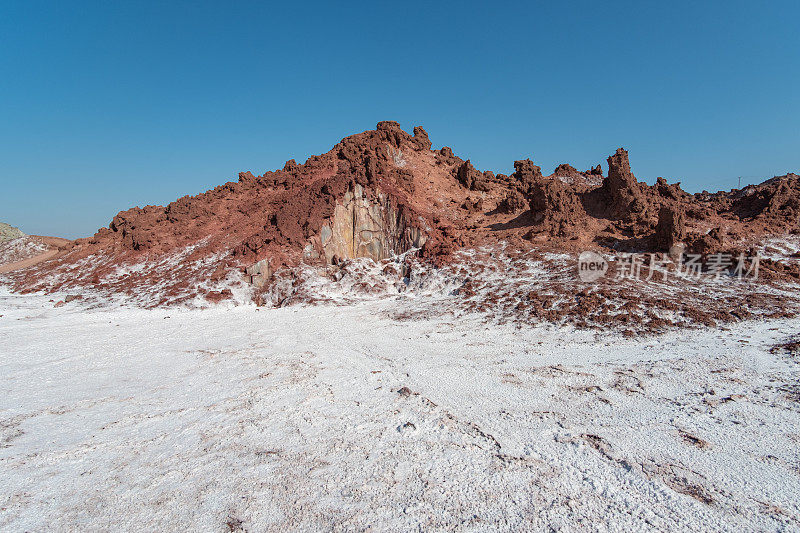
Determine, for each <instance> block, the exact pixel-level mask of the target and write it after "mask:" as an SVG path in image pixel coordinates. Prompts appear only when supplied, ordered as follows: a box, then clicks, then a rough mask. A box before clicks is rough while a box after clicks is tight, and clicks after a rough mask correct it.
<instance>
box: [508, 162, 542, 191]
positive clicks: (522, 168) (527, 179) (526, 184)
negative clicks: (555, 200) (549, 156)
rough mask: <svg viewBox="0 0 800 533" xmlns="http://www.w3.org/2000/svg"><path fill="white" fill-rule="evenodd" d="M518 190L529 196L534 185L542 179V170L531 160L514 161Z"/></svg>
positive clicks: (514, 175)
mask: <svg viewBox="0 0 800 533" xmlns="http://www.w3.org/2000/svg"><path fill="white" fill-rule="evenodd" d="M512 176H513V177H514V179H515V180H516V185H517V188H518V189H519V190H520V191H521V192H522V193H523V194H529V193H530V191H531V188H532V187H533V184H534V183H535V182H537V181H538V180H540V179H541V178H542V169H541V167H538V166H536V165H534V164H533V161H531V160H530V159H522V160H520V161H514V174H512Z"/></svg>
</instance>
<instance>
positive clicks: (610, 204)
mask: <svg viewBox="0 0 800 533" xmlns="http://www.w3.org/2000/svg"><path fill="white" fill-rule="evenodd" d="M601 192H602V196H603V197H604V199H605V202H606V206H605V207H606V216H607V217H608V218H610V219H612V220H621V221H626V222H627V221H632V220H635V219H642V218H644V217H645V210H646V208H647V204H646V201H645V199H644V194H643V192H642V187H641V185H640V184H639V182H638V181H637V180H636V177H635V176H634V175H633V173H632V172H631V165H630V162H629V161H628V152H627V151H625V150H624V149H623V148H618V149H617V151H616V153H615V154H614V155H612V156H610V157H609V158H608V177H607V178H606V179H605V180H604V181H603V185H602V187H601Z"/></svg>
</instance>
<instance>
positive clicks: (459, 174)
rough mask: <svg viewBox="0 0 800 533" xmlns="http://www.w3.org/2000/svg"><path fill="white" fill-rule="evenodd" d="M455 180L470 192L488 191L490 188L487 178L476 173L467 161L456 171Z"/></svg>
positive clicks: (482, 174)
mask: <svg viewBox="0 0 800 533" xmlns="http://www.w3.org/2000/svg"><path fill="white" fill-rule="evenodd" d="M456 179H457V180H458V181H459V183H461V184H462V185H463V186H464V187H466V188H467V189H470V190H472V191H488V190H489V189H490V188H491V185H490V181H489V177H488V176H487V175H485V174H484V173H482V172H478V171H477V170H476V169H475V167H473V166H472V163H470V161H469V159H467V160H466V161H464V163H463V164H462V165H461V166H459V167H458V169H457V170H456Z"/></svg>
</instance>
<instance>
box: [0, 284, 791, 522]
mask: <svg viewBox="0 0 800 533" xmlns="http://www.w3.org/2000/svg"><path fill="white" fill-rule="evenodd" d="M50 298H52V297H44V296H40V295H25V296H22V295H16V294H11V293H9V292H7V291H4V292H0V315H2V316H0V529H2V530H8V531H54V530H55V531H64V530H67V531H70V530H71V531H97V530H105V531H110V530H148V531H186V530H204V531H230V530H239V529H241V530H247V531H278V530H281V531H284V530H287V529H290V530H296V529H300V530H366V529H372V530H412V529H413V530H419V529H423V530H428V529H448V530H452V529H456V530H501V529H502V530H505V529H509V528H515V529H553V530H559V529H561V530H570V531H572V530H601V531H602V530H607V531H622V530H660V531H676V530H720V531H741V530H775V531H782V530H797V529H800V366H799V365H798V359H797V358H796V357H797V356H796V354H793V353H792V352H791V351H788V350H783V349H773V347H774V346H776V345H778V344H781V343H784V342H787V341H788V340H791V339H792V338H794V337H795V336H797V335H798V334H800V321H797V320H792V319H781V320H763V319H762V320H749V321H743V322H738V323H734V324H731V325H728V326H725V327H719V328H704V329H687V330H681V329H676V330H673V331H669V332H667V333H665V334H663V335H660V336H637V337H633V338H627V337H623V336H622V335H620V334H618V333H607V332H598V331H593V330H592V331H588V330H586V331H579V330H575V329H573V328H572V327H570V326H566V325H565V326H560V327H556V326H548V325H539V326H537V325H525V326H515V325H513V324H496V323H490V322H487V321H486V320H484V319H483V318H482V317H481V316H479V315H478V314H475V315H474V316H472V315H469V314H467V315H462V316H460V317H459V318H458V319H457V320H453V319H451V318H447V317H440V318H437V317H435V316H433V315H432V314H431V313H425V315H424V317H414V314H413V312H412V313H409V312H408V308H407V307H404V308H403V313H396V312H395V311H396V307H395V306H396V305H399V304H397V303H396V302H395V301H392V300H375V301H367V302H356V303H353V304H352V305H346V306H334V305H319V306H295V307H288V308H280V309H266V308H256V307H255V306H252V305H229V306H225V305H221V306H216V307H211V308H209V309H188V308H171V309H151V310H143V309H126V308H121V307H113V308H111V307H108V308H88V307H87V306H85V305H81V303H80V302H72V303H69V304H67V305H64V306H61V307H58V308H54V304H53V302H52V301H50ZM401 314H402V316H403V319H402V320H401V319H398V316H400V315H401Z"/></svg>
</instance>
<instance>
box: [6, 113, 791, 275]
mask: <svg viewBox="0 0 800 533" xmlns="http://www.w3.org/2000/svg"><path fill="white" fill-rule="evenodd" d="M511 166H512V165H509V167H511ZM607 166H608V174H607V176H604V175H603V170H602V167H601V165H600V164H597V165H595V166H593V167H591V168H589V169H587V170H585V171H579V170H577V169H576V168H574V167H573V166H571V165H569V164H566V163H564V164H561V165H559V166H558V167H557V168H556V169H555V170H554V171H553V172H552V173H551V174H550V175H545V174H544V173H543V172H542V170H541V168H540V167H539V166H537V165H536V164H535V163H534V160H533V159H531V158H527V159H520V160H517V161H514V162H513V168H514V171H513V172H512V173H510V174H508V175H506V174H502V173H495V172H492V171H488V170H484V171H481V170H479V169H476V168H475V166H474V165H473V164H472V162H471V161H470V160H469V159H467V160H464V159H461V158H460V157H458V156H457V155H455V154H454V153H453V150H452V149H450V148H449V147H447V146H445V147H443V148H441V149H436V150H434V149H432V145H431V141H430V140H429V138H428V134H427V132H426V131H425V130H424V129H423V128H422V127H415V128H414V129H413V134H409V133H407V132H405V131H404V130H403V129H402V128H401V127H400V126H399V124H398V123H396V122H392V121H385V122H380V123H378V125H377V127H376V129H374V130H369V131H365V132H363V133H359V134H356V135H351V136H349V137H345V138H344V139H342V140H341V141H340V142H339V143H337V144H336V145H335V146H334V147H333V148H332V149H331V150H330V151H328V152H327V153H325V154H322V155H318V156H312V157H310V158H309V159H308V160H307V161H306V162H305V163H303V164H298V163H296V162H295V161H294V160H290V161H287V162H286V164H285V165H284V166H283V168H282V169H279V170H275V171H272V172H266V173H264V174H262V175H260V176H257V175H254V174H252V173H251V172H242V173H240V174H239V179H238V181H231V182H228V183H225V184H224V185H220V186H218V187H216V188H214V189H212V190H210V191H207V192H204V193H202V194H198V195H196V196H185V197H183V198H180V199H178V200H176V201H175V202H172V203H170V204H169V205H167V206H146V207H143V208H140V207H135V208H133V209H129V210H127V211H122V212H120V213H119V214H118V215H116V216H115V217H114V218H113V220H112V221H111V223H110V224H109V226H108V227H107V228H102V229H101V230H99V231H98V232H97V233H96V234H95V235H94V236H92V237H90V238H86V239H79V240H77V241H75V243H74V245H73V246H72V249H70V250H68V251H66V252H64V253H63V254H61V255H60V256H59V258H58V259H57V260H55V261H52V262H50V263H48V264H47V265H44V266H42V267H41V268H40V271H39V272H37V273H31V274H30V275H28V276H26V277H25V278H24V279H20V280H19V281H18V287H22V288H26V289H32V288H42V287H43V285H42V284H41V283H40V281H41V280H42V279H43V278H44V277H45V276H46V275H47V270H48V269H54V268H55V269H58V268H62V269H63V268H67V266H68V265H70V264H74V263H76V262H78V261H82V260H84V259H85V258H87V257H89V256H91V257H94V258H98V257H102V258H103V260H102V261H99V260H93V261H88V262H85V263H86V264H82V267H81V276H80V277H79V278H75V277H74V276H73V278H70V280H66V281H65V282H64V283H74V282H75V281H74V279H82V280H91V282H92V283H93V284H94V286H97V287H102V286H103V285H104V284H106V283H109V281H108V280H110V279H115V278H114V277H113V276H112V274H113V273H114V272H116V270H114V269H115V268H116V267H117V266H118V265H120V264H127V263H131V262H134V261H151V262H156V263H158V262H159V261H160V263H158V264H167V260H166V259H164V258H166V257H170V256H175V255H176V254H183V255H181V257H184V259H183V260H182V261H184V263H183V264H184V265H185V264H186V263H185V261H189V260H191V261H194V262H195V263H197V262H198V261H201V260H202V264H203V265H204V266H203V268H202V269H200V270H198V271H196V272H194V271H193V272H189V269H188V268H187V267H184V268H183V270H180V271H178V270H176V271H175V272H173V273H172V274H170V276H172V277H176V276H177V277H178V279H181V280H182V281H181V282H180V283H182V284H185V285H187V286H193V284H197V283H201V282H203V281H204V280H211V281H214V280H215V279H219V278H221V277H224V276H225V275H226V274H225V272H227V271H229V270H231V269H238V270H239V271H240V272H243V273H244V272H246V274H247V276H248V279H249V280H251V281H252V282H253V283H254V284H257V285H259V286H265V285H267V284H268V283H269V282H270V280H271V279H272V278H273V276H274V275H275V273H276V272H278V271H280V270H281V269H284V268H293V267H296V266H297V265H300V264H308V265H319V266H325V265H335V264H338V263H340V262H342V261H345V260H348V259H353V258H361V257H363V258H370V259H373V260H376V261H378V260H381V259H386V258H388V257H392V256H396V255H398V254H402V253H404V252H407V251H409V250H412V249H413V250H417V251H416V252H415V253H416V257H417V258H418V259H419V260H421V261H429V262H431V263H433V264H436V265H441V264H444V263H447V262H448V261H449V260H450V259H449V258H450V257H451V256H452V253H453V252H454V251H456V250H459V249H463V248H469V247H475V246H481V245H491V244H496V243H500V242H504V243H507V244H508V245H509V246H512V247H516V248H520V249H522V248H525V247H531V246H536V247H548V248H550V249H554V250H562V251H576V250H581V249H588V248H591V249H598V250H603V249H605V250H615V251H619V250H631V251H654V252H665V251H667V250H668V249H669V248H670V247H672V246H674V245H676V244H681V245H683V246H685V247H686V249H688V250H690V251H692V250H693V251H697V252H698V253H703V254H708V253H712V252H714V251H726V252H731V253H735V252H736V251H737V250H740V249H747V247H748V246H749V245H750V241H751V240H752V239H754V238H757V237H759V236H763V235H767V234H786V233H792V232H795V233H796V232H798V231H800V229H799V228H798V216H799V215H800V202H798V199H800V180H798V176H796V175H795V174H787V175H785V176H780V177H776V178H773V179H771V180H768V181H766V182H764V183H762V184H761V185H757V186H749V187H746V188H744V189H742V190H733V191H730V192H719V193H714V194H711V193H701V194H694V195H692V194H689V193H687V192H685V191H683V190H682V189H681V187H680V184H679V183H669V182H668V181H667V180H666V179H664V178H661V177H658V178H657V179H656V180H655V184H654V185H648V184H647V183H645V182H640V181H639V180H637V179H636V177H635V176H634V174H633V172H632V170H631V165H630V161H629V157H628V153H627V152H626V151H625V150H623V149H622V148H620V149H618V150H617V151H616V152H615V153H614V154H612V155H611V156H610V157H608V159H607ZM710 230H713V231H710ZM176 268H177V267H176ZM146 272H147V273H146V274H141V273H139V274H136V275H134V273H131V274H130V275H129V276H128V278H127V280H128V281H126V283H127V284H128V285H136V284H144V285H148V284H158V283H161V282H163V281H164V280H163V279H161V277H163V276H164V275H166V274H158V273H157V271H156V270H152V269H151V270H147V271H146ZM171 272H172V271H171ZM115 283H116V282H115ZM126 287H127V286H126ZM126 290H127V289H126Z"/></svg>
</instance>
